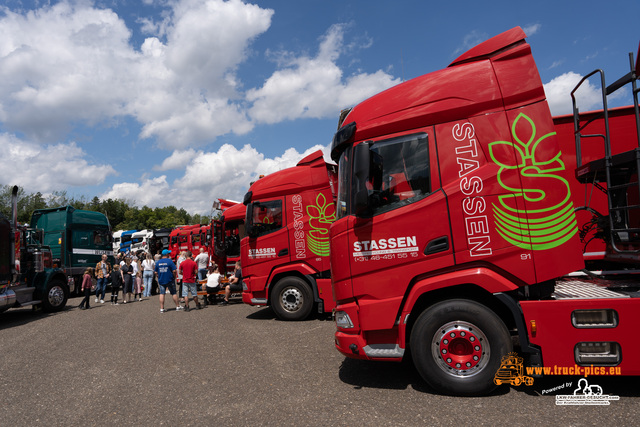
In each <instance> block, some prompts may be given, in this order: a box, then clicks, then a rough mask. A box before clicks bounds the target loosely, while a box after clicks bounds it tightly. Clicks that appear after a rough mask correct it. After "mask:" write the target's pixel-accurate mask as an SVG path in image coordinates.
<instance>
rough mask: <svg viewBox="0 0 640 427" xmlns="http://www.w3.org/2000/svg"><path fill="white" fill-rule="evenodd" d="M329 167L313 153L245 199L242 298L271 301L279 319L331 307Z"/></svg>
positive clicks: (296, 317)
mask: <svg viewBox="0 0 640 427" xmlns="http://www.w3.org/2000/svg"><path fill="white" fill-rule="evenodd" d="M334 179H335V167H334V165H331V164H327V163H325V161H324V159H323V157H322V152H321V151H316V152H314V153H312V154H310V155H308V156H307V157H305V158H303V159H302V160H300V161H299V162H298V164H297V165H296V166H295V167H292V168H288V169H284V170H282V171H279V172H274V173H272V174H270V175H267V176H266V177H264V178H260V179H259V180H257V181H256V182H254V183H253V184H252V185H251V187H250V188H249V191H248V192H247V194H246V196H245V198H244V204H245V205H246V206H247V209H246V220H245V224H246V229H247V237H245V238H244V239H242V243H241V245H242V247H241V250H240V253H241V258H242V275H243V280H244V286H245V290H244V293H243V298H242V299H243V301H244V302H245V303H247V304H251V305H271V306H272V307H273V309H274V311H275V313H276V315H277V316H278V317H279V318H280V319H283V320H302V319H305V318H307V317H308V316H309V314H310V313H311V312H312V309H313V307H314V306H315V307H316V308H317V311H318V312H319V313H324V312H330V311H331V310H332V309H333V307H334V303H333V296H332V293H331V281H330V276H329V270H330V268H329V226H330V225H331V223H332V222H333V221H334V219H335V203H334V190H333V183H334Z"/></svg>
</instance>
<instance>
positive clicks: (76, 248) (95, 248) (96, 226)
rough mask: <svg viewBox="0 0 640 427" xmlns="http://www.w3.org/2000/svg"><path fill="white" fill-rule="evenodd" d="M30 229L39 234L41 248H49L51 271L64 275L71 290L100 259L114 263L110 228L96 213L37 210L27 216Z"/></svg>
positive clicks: (64, 207)
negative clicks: (41, 233)
mask: <svg viewBox="0 0 640 427" xmlns="http://www.w3.org/2000/svg"><path fill="white" fill-rule="evenodd" d="M31 226H32V227H34V228H37V229H42V230H43V232H44V240H43V244H44V245H46V246H49V247H50V248H51V252H52V256H53V265H54V267H59V268H62V269H63V270H64V271H65V273H66V274H67V276H68V277H69V278H70V279H71V280H69V282H70V283H72V284H73V285H74V288H77V286H75V284H76V283H77V284H79V283H80V281H81V277H82V273H83V272H84V270H85V269H86V268H87V267H95V265H96V264H97V263H98V262H99V261H100V260H101V259H102V255H107V256H108V257H109V262H110V263H112V264H113V262H114V258H113V242H112V236H113V235H112V231H111V226H110V225H109V221H108V219H107V217H106V216H105V215H104V214H102V213H100V212H94V211H87V210H81V209H75V208H74V207H72V206H62V207H58V208H50V209H37V210H35V211H34V212H33V214H32V215H31ZM123 234H124V233H123ZM74 290H76V291H77V290H78V289H72V291H74Z"/></svg>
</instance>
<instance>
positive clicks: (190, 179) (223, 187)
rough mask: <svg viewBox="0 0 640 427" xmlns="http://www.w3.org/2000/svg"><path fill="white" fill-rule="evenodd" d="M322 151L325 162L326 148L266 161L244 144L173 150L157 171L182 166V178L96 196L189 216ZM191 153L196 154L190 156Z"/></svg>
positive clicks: (127, 185) (290, 151) (153, 180)
mask: <svg viewBox="0 0 640 427" xmlns="http://www.w3.org/2000/svg"><path fill="white" fill-rule="evenodd" d="M316 150H322V152H323V155H324V157H325V160H327V159H328V158H329V157H328V150H329V147H328V146H327V147H323V146H321V145H316V146H313V147H310V148H308V149H307V150H305V151H304V152H302V153H299V152H298V151H297V150H295V149H294V148H289V149H287V150H285V152H284V153H283V154H282V155H281V156H276V157H274V158H268V157H266V156H265V155H264V154H262V153H260V152H259V151H258V150H257V149H256V148H254V147H252V146H250V145H245V146H244V147H242V148H241V149H237V148H235V147H234V146H232V145H230V144H224V145H222V146H221V147H220V148H219V149H218V151H216V152H197V153H196V152H195V151H193V150H187V151H176V152H174V153H173V154H172V155H171V156H170V157H168V158H167V159H165V161H164V162H163V164H162V166H161V167H159V168H158V169H160V170H168V169H172V168H173V165H178V164H184V165H186V168H185V172H184V175H183V176H182V177H180V178H178V179H176V180H175V181H174V182H168V181H167V177H166V175H161V176H158V177H154V178H148V179H144V180H143V181H142V182H141V183H138V182H125V183H119V184H115V185H113V186H112V187H111V189H109V190H108V191H107V192H105V193H104V194H102V195H101V196H100V198H101V199H108V198H112V199H116V198H120V199H126V200H131V201H135V204H136V205H138V206H142V205H147V206H150V207H156V206H167V205H174V206H180V207H183V208H185V209H186V210H187V211H188V212H190V213H200V214H205V213H209V211H210V209H211V204H212V203H213V200H215V199H217V198H224V199H230V200H242V198H243V197H244V194H245V193H246V192H247V190H248V188H249V183H250V182H252V181H255V180H256V179H257V178H258V176H259V175H268V174H270V173H273V172H276V171H279V170H282V169H285V168H288V167H292V166H295V165H296V163H298V162H299V161H300V160H301V159H302V158H303V157H305V156H307V155H309V154H311V153H312V152H314V151H316ZM193 154H197V155H195V156H192V155H193Z"/></svg>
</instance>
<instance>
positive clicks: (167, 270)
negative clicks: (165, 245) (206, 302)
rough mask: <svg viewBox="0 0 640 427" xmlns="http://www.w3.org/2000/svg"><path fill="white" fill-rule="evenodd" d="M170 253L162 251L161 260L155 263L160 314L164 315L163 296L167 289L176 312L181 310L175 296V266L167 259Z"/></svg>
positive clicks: (165, 250)
mask: <svg viewBox="0 0 640 427" xmlns="http://www.w3.org/2000/svg"><path fill="white" fill-rule="evenodd" d="M169 254H171V252H170V251H168V250H167V249H164V250H163V251H162V259H161V260H159V261H158V262H156V268H155V271H156V274H157V275H158V287H159V290H160V313H164V312H165V311H167V310H165V309H164V295H165V294H166V292H167V289H169V293H171V297H172V298H173V302H174V303H175V304H176V310H182V307H180V304H179V303H178V295H177V294H176V282H175V279H176V275H177V274H176V270H177V268H176V265H175V264H174V263H173V261H172V260H171V258H169Z"/></svg>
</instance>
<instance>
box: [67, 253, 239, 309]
mask: <svg viewBox="0 0 640 427" xmlns="http://www.w3.org/2000/svg"><path fill="white" fill-rule="evenodd" d="M170 254H171V252H170V251H169V250H167V249H164V250H162V252H161V253H159V254H156V255H155V256H152V255H151V254H149V253H142V254H141V256H140V257H138V256H135V255H129V254H122V253H120V254H118V256H117V257H116V263H115V264H114V265H113V266H112V265H111V263H110V262H109V261H108V258H107V256H106V255H103V256H102V260H101V261H99V262H98V263H97V264H96V266H95V268H94V267H89V268H87V269H86V270H85V272H84V274H83V279H82V285H81V290H82V292H83V295H84V299H83V300H82V302H81V303H80V305H79V306H78V307H79V308H80V309H87V308H90V306H89V301H90V299H91V291H92V289H95V302H96V303H98V302H99V303H101V304H104V302H105V295H106V290H107V285H108V284H109V283H110V284H111V304H112V305H119V304H120V303H119V302H118V297H119V295H120V294H122V299H121V302H122V303H123V304H126V303H128V302H133V301H143V298H149V297H150V296H151V291H152V288H153V284H154V281H156V282H157V284H158V293H159V300H160V312H161V313H164V312H166V311H167V310H166V309H165V308H164V306H165V304H164V302H165V296H166V294H167V293H169V294H170V295H171V298H172V299H173V302H174V304H175V306H176V310H178V311H180V310H184V311H190V310H191V307H190V306H189V300H190V299H191V300H193V302H194V304H195V309H198V310H199V309H200V308H202V305H201V304H200V301H199V299H198V288H201V289H202V290H203V291H206V296H205V298H204V304H213V305H215V304H217V295H218V292H219V291H220V290H221V289H224V297H223V300H222V301H221V305H227V304H228V303H229V297H230V296H231V294H232V293H235V292H242V269H241V267H240V262H239V261H238V262H237V263H236V266H235V271H234V274H233V275H232V276H230V277H229V280H228V284H224V283H223V282H224V276H223V274H221V273H220V268H219V266H217V265H216V264H215V263H213V264H212V263H211V261H210V259H209V254H207V252H206V251H205V250H204V249H203V248H201V249H200V253H199V254H198V255H197V256H196V257H195V258H194V257H193V254H192V253H191V251H184V252H181V253H180V256H179V257H178V259H177V260H176V262H175V263H174V262H173V260H172V259H171V258H170ZM140 258H144V259H142V260H140ZM223 284H224V287H223ZM94 285H95V288H94ZM178 294H180V295H181V297H182V298H181V299H179V298H178ZM189 295H191V297H189ZM181 303H182V304H184V305H182V304H181Z"/></svg>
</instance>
